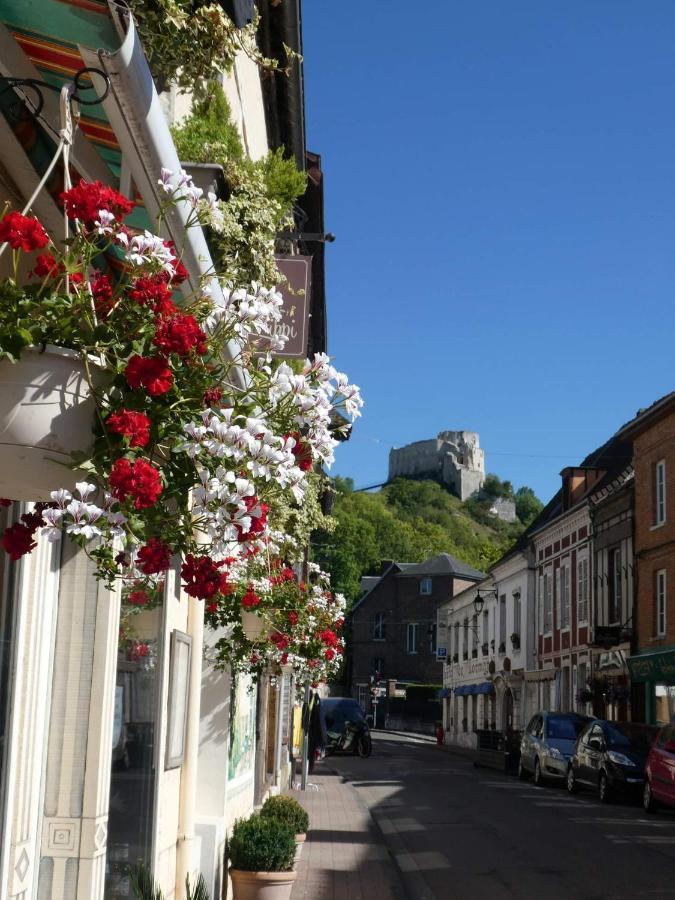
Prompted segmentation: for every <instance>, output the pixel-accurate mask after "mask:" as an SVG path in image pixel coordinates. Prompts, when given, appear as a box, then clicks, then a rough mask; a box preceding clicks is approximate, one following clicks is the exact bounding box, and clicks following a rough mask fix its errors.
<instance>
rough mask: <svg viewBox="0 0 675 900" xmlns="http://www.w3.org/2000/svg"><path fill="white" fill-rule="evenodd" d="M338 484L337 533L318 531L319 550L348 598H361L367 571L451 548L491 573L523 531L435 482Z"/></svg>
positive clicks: (485, 504) (402, 480) (346, 481)
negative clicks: (376, 486)
mask: <svg viewBox="0 0 675 900" xmlns="http://www.w3.org/2000/svg"><path fill="white" fill-rule="evenodd" d="M501 484H502V482H500V485H501ZM505 484H508V483H505ZM334 487H335V489H336V499H335V505H334V508H333V517H334V519H335V521H336V523H337V524H336V526H335V528H334V531H333V532H332V533H328V532H326V531H319V532H317V533H316V535H315V537H314V541H313V547H314V554H315V556H316V559H317V561H318V562H319V563H320V564H321V565H322V567H323V568H325V569H327V570H328V571H329V572H331V576H332V584H333V587H334V588H335V590H338V591H340V592H342V593H344V594H345V596H346V597H347V599H348V600H349V601H354V600H355V599H357V598H358V597H359V596H360V593H361V587H360V582H361V576H362V575H377V574H379V571H380V564H381V561H382V560H383V559H394V560H396V561H399V562H413V563H414V562H422V561H423V560H425V559H428V558H429V557H430V556H433V555H434V554H436V553H451V554H452V555H453V556H456V557H457V558H458V559H461V560H463V561H464V562H467V563H469V564H470V565H472V566H474V567H475V568H476V569H479V570H480V571H483V572H484V571H486V570H487V569H488V568H489V567H490V566H491V565H492V564H493V563H494V562H496V561H497V560H498V559H499V558H500V557H501V556H502V555H503V554H504V553H505V552H506V550H508V548H509V547H510V546H511V545H512V544H513V543H514V541H515V540H516V539H517V537H518V535H519V534H520V533H521V532H522V528H523V526H522V524H521V523H520V522H516V523H514V524H509V523H506V522H503V521H501V520H500V519H498V518H496V517H495V516H494V515H491V514H490V513H489V512H488V510H489V501H477V500H474V499H471V500H468V501H466V502H465V503H462V502H461V501H460V500H459V499H457V498H456V497H454V496H453V495H452V494H450V493H449V492H448V491H447V490H446V489H445V488H444V487H443V486H442V485H440V484H439V483H438V482H436V481H431V480H414V479H407V478H399V479H396V480H394V481H393V482H391V484H388V485H386V486H385V487H384V488H383V489H382V490H381V491H378V492H377V493H361V492H354V490H353V482H351V479H336V481H335V483H334Z"/></svg>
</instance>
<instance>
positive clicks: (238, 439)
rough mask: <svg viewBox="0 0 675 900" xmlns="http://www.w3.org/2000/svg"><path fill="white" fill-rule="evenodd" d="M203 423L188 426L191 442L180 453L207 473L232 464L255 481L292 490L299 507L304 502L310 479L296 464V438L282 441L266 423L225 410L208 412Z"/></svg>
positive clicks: (187, 434) (289, 437) (184, 444)
mask: <svg viewBox="0 0 675 900" xmlns="http://www.w3.org/2000/svg"><path fill="white" fill-rule="evenodd" d="M202 419H203V424H201V425H197V424H195V423H194V422H191V423H189V424H188V425H186V426H185V433H186V436H187V438H188V440H187V441H185V442H184V443H183V444H181V445H180V446H179V447H178V448H177V449H178V451H182V452H185V453H187V454H188V455H189V456H190V457H192V459H195V460H198V461H202V462H203V464H204V465H205V467H206V469H207V470H208V469H209V468H210V467H212V466H213V464H214V461H216V462H217V461H222V460H227V461H230V462H232V463H233V464H234V465H235V466H236V468H237V470H241V469H244V470H247V472H248V473H249V474H250V476H251V477H252V478H259V479H262V480H264V481H265V482H269V481H274V482H276V484H277V485H278V486H279V487H281V488H284V489H286V488H288V489H289V490H290V491H291V493H292V494H293V497H294V498H295V500H296V501H297V502H298V503H300V502H301V501H302V499H303V498H304V495H305V488H306V480H307V479H306V475H305V473H304V472H303V471H302V470H301V469H300V468H299V467H298V466H297V465H296V463H295V456H294V455H293V448H294V447H295V443H296V442H295V438H293V437H291V436H286V437H279V436H278V435H275V434H274V433H273V432H272V431H271V430H270V429H269V428H268V426H267V424H266V423H265V421H264V420H263V419H261V418H252V417H248V418H247V417H245V416H241V415H235V414H234V410H233V409H221V410H220V413H219V414H216V413H215V412H213V410H210V409H208V410H205V411H204V413H203V415H202Z"/></svg>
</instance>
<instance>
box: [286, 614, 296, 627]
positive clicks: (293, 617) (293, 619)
mask: <svg viewBox="0 0 675 900" xmlns="http://www.w3.org/2000/svg"><path fill="white" fill-rule="evenodd" d="M288 621H289V622H290V623H291V625H293V626H295V625H297V624H298V614H297V613H296V612H289V614H288Z"/></svg>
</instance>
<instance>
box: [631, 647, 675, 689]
mask: <svg viewBox="0 0 675 900" xmlns="http://www.w3.org/2000/svg"><path fill="white" fill-rule="evenodd" d="M626 662H627V663H628V668H629V670H630V675H631V679H632V680H633V681H636V682H639V681H661V682H664V683H665V684H675V650H665V651H664V652H663V653H646V654H645V655H644V656H631V657H629V658H628V659H627V660H626Z"/></svg>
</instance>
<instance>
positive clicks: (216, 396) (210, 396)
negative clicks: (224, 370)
mask: <svg viewBox="0 0 675 900" xmlns="http://www.w3.org/2000/svg"><path fill="white" fill-rule="evenodd" d="M222 396H223V392H222V391H221V389H220V388H209V389H208V390H207V391H204V396H203V397H202V402H203V403H204V406H217V405H218V404H219V403H220V400H221V398H222Z"/></svg>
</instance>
